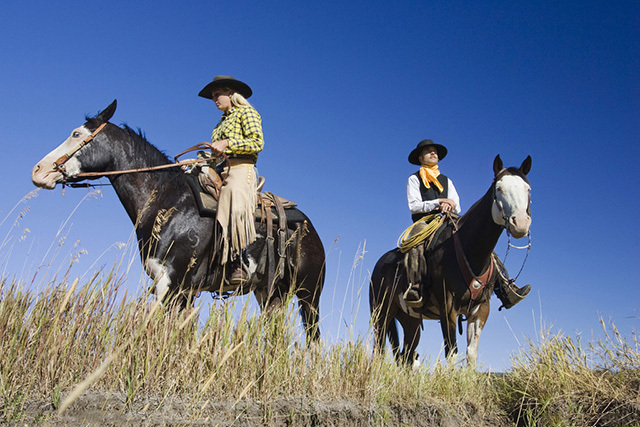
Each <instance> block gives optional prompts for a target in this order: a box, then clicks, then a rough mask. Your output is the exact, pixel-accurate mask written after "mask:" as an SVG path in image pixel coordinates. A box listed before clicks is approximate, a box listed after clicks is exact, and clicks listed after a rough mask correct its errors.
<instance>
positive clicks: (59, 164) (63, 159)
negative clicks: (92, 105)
mask: <svg viewBox="0 0 640 427" xmlns="http://www.w3.org/2000/svg"><path fill="white" fill-rule="evenodd" d="M106 125H107V122H104V123H103V124H101V125H100V126H98V128H97V129H96V130H94V131H93V132H92V133H91V135H89V136H88V137H86V138H85V139H83V140H82V141H81V142H80V143H78V144H77V145H76V146H75V147H73V148H72V149H71V151H69V152H68V153H66V154H63V155H62V156H60V157H58V160H56V161H55V162H53V168H54V169H55V170H57V171H60V173H62V175H64V176H65V177H68V175H67V171H66V170H65V167H64V165H65V163H67V162H68V161H69V160H70V159H71V158H72V157H73V155H74V154H76V153H77V152H78V151H80V149H81V148H82V147H84V146H85V145H87V144H88V143H90V142H91V141H93V138H95V137H96V135H97V134H98V133H100V131H101V130H102V129H104V127H105V126H106Z"/></svg>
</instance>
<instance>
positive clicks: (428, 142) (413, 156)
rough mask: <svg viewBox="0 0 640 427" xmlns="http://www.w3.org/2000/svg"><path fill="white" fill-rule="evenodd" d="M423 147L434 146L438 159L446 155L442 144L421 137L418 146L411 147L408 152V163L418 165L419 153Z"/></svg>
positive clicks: (445, 149)
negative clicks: (411, 149)
mask: <svg viewBox="0 0 640 427" xmlns="http://www.w3.org/2000/svg"><path fill="white" fill-rule="evenodd" d="M424 147H436V151H437V152H438V160H442V159H444V158H445V156H446V155H447V148H446V147H445V146H444V145H440V144H436V143H435V142H433V141H432V140H430V139H423V140H422V141H420V142H418V146H417V147H416V148H414V149H413V151H412V152H411V154H409V163H412V164H414V165H420V159H419V157H420V153H421V152H422V149H423V148H424Z"/></svg>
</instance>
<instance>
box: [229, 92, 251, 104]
mask: <svg viewBox="0 0 640 427" xmlns="http://www.w3.org/2000/svg"><path fill="white" fill-rule="evenodd" d="M230 91H231V92H233V90H230ZM230 98H231V105H233V106H234V107H241V106H245V107H251V104H249V101H247V100H246V98H245V97H244V96H242V95H240V94H239V93H238V92H233V94H231V97H230Z"/></svg>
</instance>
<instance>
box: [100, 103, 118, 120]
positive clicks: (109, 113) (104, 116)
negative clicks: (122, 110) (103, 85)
mask: <svg viewBox="0 0 640 427" xmlns="http://www.w3.org/2000/svg"><path fill="white" fill-rule="evenodd" d="M117 106H118V100H117V99H114V100H113V102H112V103H111V105H109V106H108V107H107V108H105V109H104V110H102V111H101V112H100V113H99V114H98V115H97V116H96V119H98V120H100V121H101V122H102V123H105V122H108V121H109V119H110V118H111V117H113V113H115V112H116V107H117Z"/></svg>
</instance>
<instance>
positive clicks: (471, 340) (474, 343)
mask: <svg viewBox="0 0 640 427" xmlns="http://www.w3.org/2000/svg"><path fill="white" fill-rule="evenodd" d="M481 332H482V328H481V327H480V320H479V319H476V320H474V321H473V322H467V363H468V364H469V366H475V365H476V362H477V360H478V344H479V343H480V333H481Z"/></svg>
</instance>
